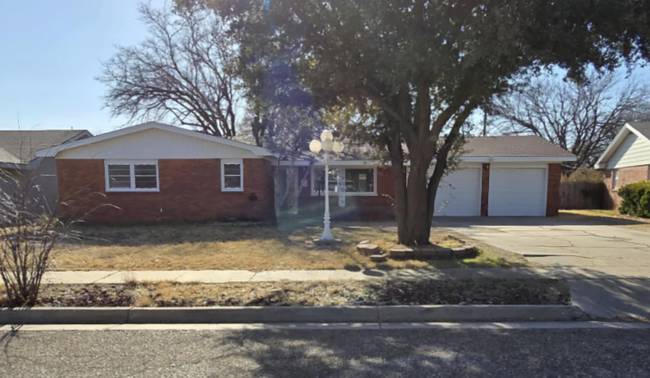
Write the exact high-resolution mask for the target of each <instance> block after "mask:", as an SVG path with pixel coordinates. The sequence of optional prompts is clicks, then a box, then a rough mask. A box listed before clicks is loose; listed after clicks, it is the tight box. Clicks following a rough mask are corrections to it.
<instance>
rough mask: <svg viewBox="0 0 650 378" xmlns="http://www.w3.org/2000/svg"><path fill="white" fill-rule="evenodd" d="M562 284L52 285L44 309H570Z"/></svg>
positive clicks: (46, 288)
mask: <svg viewBox="0 0 650 378" xmlns="http://www.w3.org/2000/svg"><path fill="white" fill-rule="evenodd" d="M569 303H570V294H569V285H568V283H567V282H566V280H561V279H560V280H558V279H493V278H484V279H476V280H448V281H444V280H427V281H383V280H376V281H336V282H325V281H316V282H259V283H230V284H198V283H197V284H194V283H174V282H141V283H133V284H130V285H47V286H44V287H43V290H42V293H41V296H40V299H39V302H38V306H47V307H73V306H74V307H113V306H138V307H177V306H182V307H192V306H333V305H339V306H340V305H433V304H461V305H462V304H512V305H514V304H569Z"/></svg>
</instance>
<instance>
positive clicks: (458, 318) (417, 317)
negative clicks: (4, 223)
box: [0, 305, 583, 325]
mask: <svg viewBox="0 0 650 378" xmlns="http://www.w3.org/2000/svg"><path fill="white" fill-rule="evenodd" d="M582 315H583V312H582V311H581V310H580V309H579V308H578V307H575V306H558V305H433V306H359V307H298V306H296V307H176V308H160V307H118V308H103V307H86V308H52V307H50V308H32V309H2V310H0V325H3V324H158V323H206V324H209V323H212V324H219V323H221V324H228V323H404V322H472V321H480V322H489V321H570V320H575V319H578V318H580V317H581V316H582Z"/></svg>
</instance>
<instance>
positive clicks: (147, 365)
mask: <svg viewBox="0 0 650 378" xmlns="http://www.w3.org/2000/svg"><path fill="white" fill-rule="evenodd" d="M4 336H5V337H4V338H3V340H2V341H1V344H0V348H2V352H1V355H0V377H30V378H32V377H301V378H302V377H305V378H306V377H355V378H360V377H500V378H505V377H526V378H529V377H635V378H638V377H650V358H648V356H650V330H613V329H591V330H476V329H465V330H435V329H434V330H432V329H409V330H238V331H232V330H230V331H195V330H192V331H150V330H147V331H36V332H29V331H19V332H18V333H17V334H15V335H13V336H11V335H9V334H5V335H4Z"/></svg>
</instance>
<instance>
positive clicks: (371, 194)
mask: <svg viewBox="0 0 650 378" xmlns="http://www.w3.org/2000/svg"><path fill="white" fill-rule="evenodd" d="M329 168H330V170H331V169H342V170H343V175H345V170H346V169H372V173H373V180H374V181H373V183H374V185H373V191H372V192H365V193H360V192H345V196H346V197H376V196H377V166H375V165H354V166H340V165H330V166H329ZM316 170H321V171H324V170H325V166H324V165H318V166H316V165H312V167H311V187H310V192H311V196H312V197H318V196H322V195H323V193H314V188H315V187H316V183H315V181H314V179H315V176H316V175H315V174H314V171H316ZM339 194H340V193H338V192H329V195H330V197H331V196H338V195H339Z"/></svg>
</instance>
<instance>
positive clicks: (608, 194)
mask: <svg viewBox="0 0 650 378" xmlns="http://www.w3.org/2000/svg"><path fill="white" fill-rule="evenodd" d="M613 179H614V170H613V169H606V170H605V193H604V198H603V208H604V209H609V210H615V209H618V207H619V206H621V201H622V199H621V197H620V196H619V195H618V193H617V191H616V190H615V189H614V188H612V181H613ZM648 179H650V165H641V166H638V167H627V168H619V169H618V188H621V187H623V186H625V185H628V184H632V183H635V182H637V181H643V180H648Z"/></svg>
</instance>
